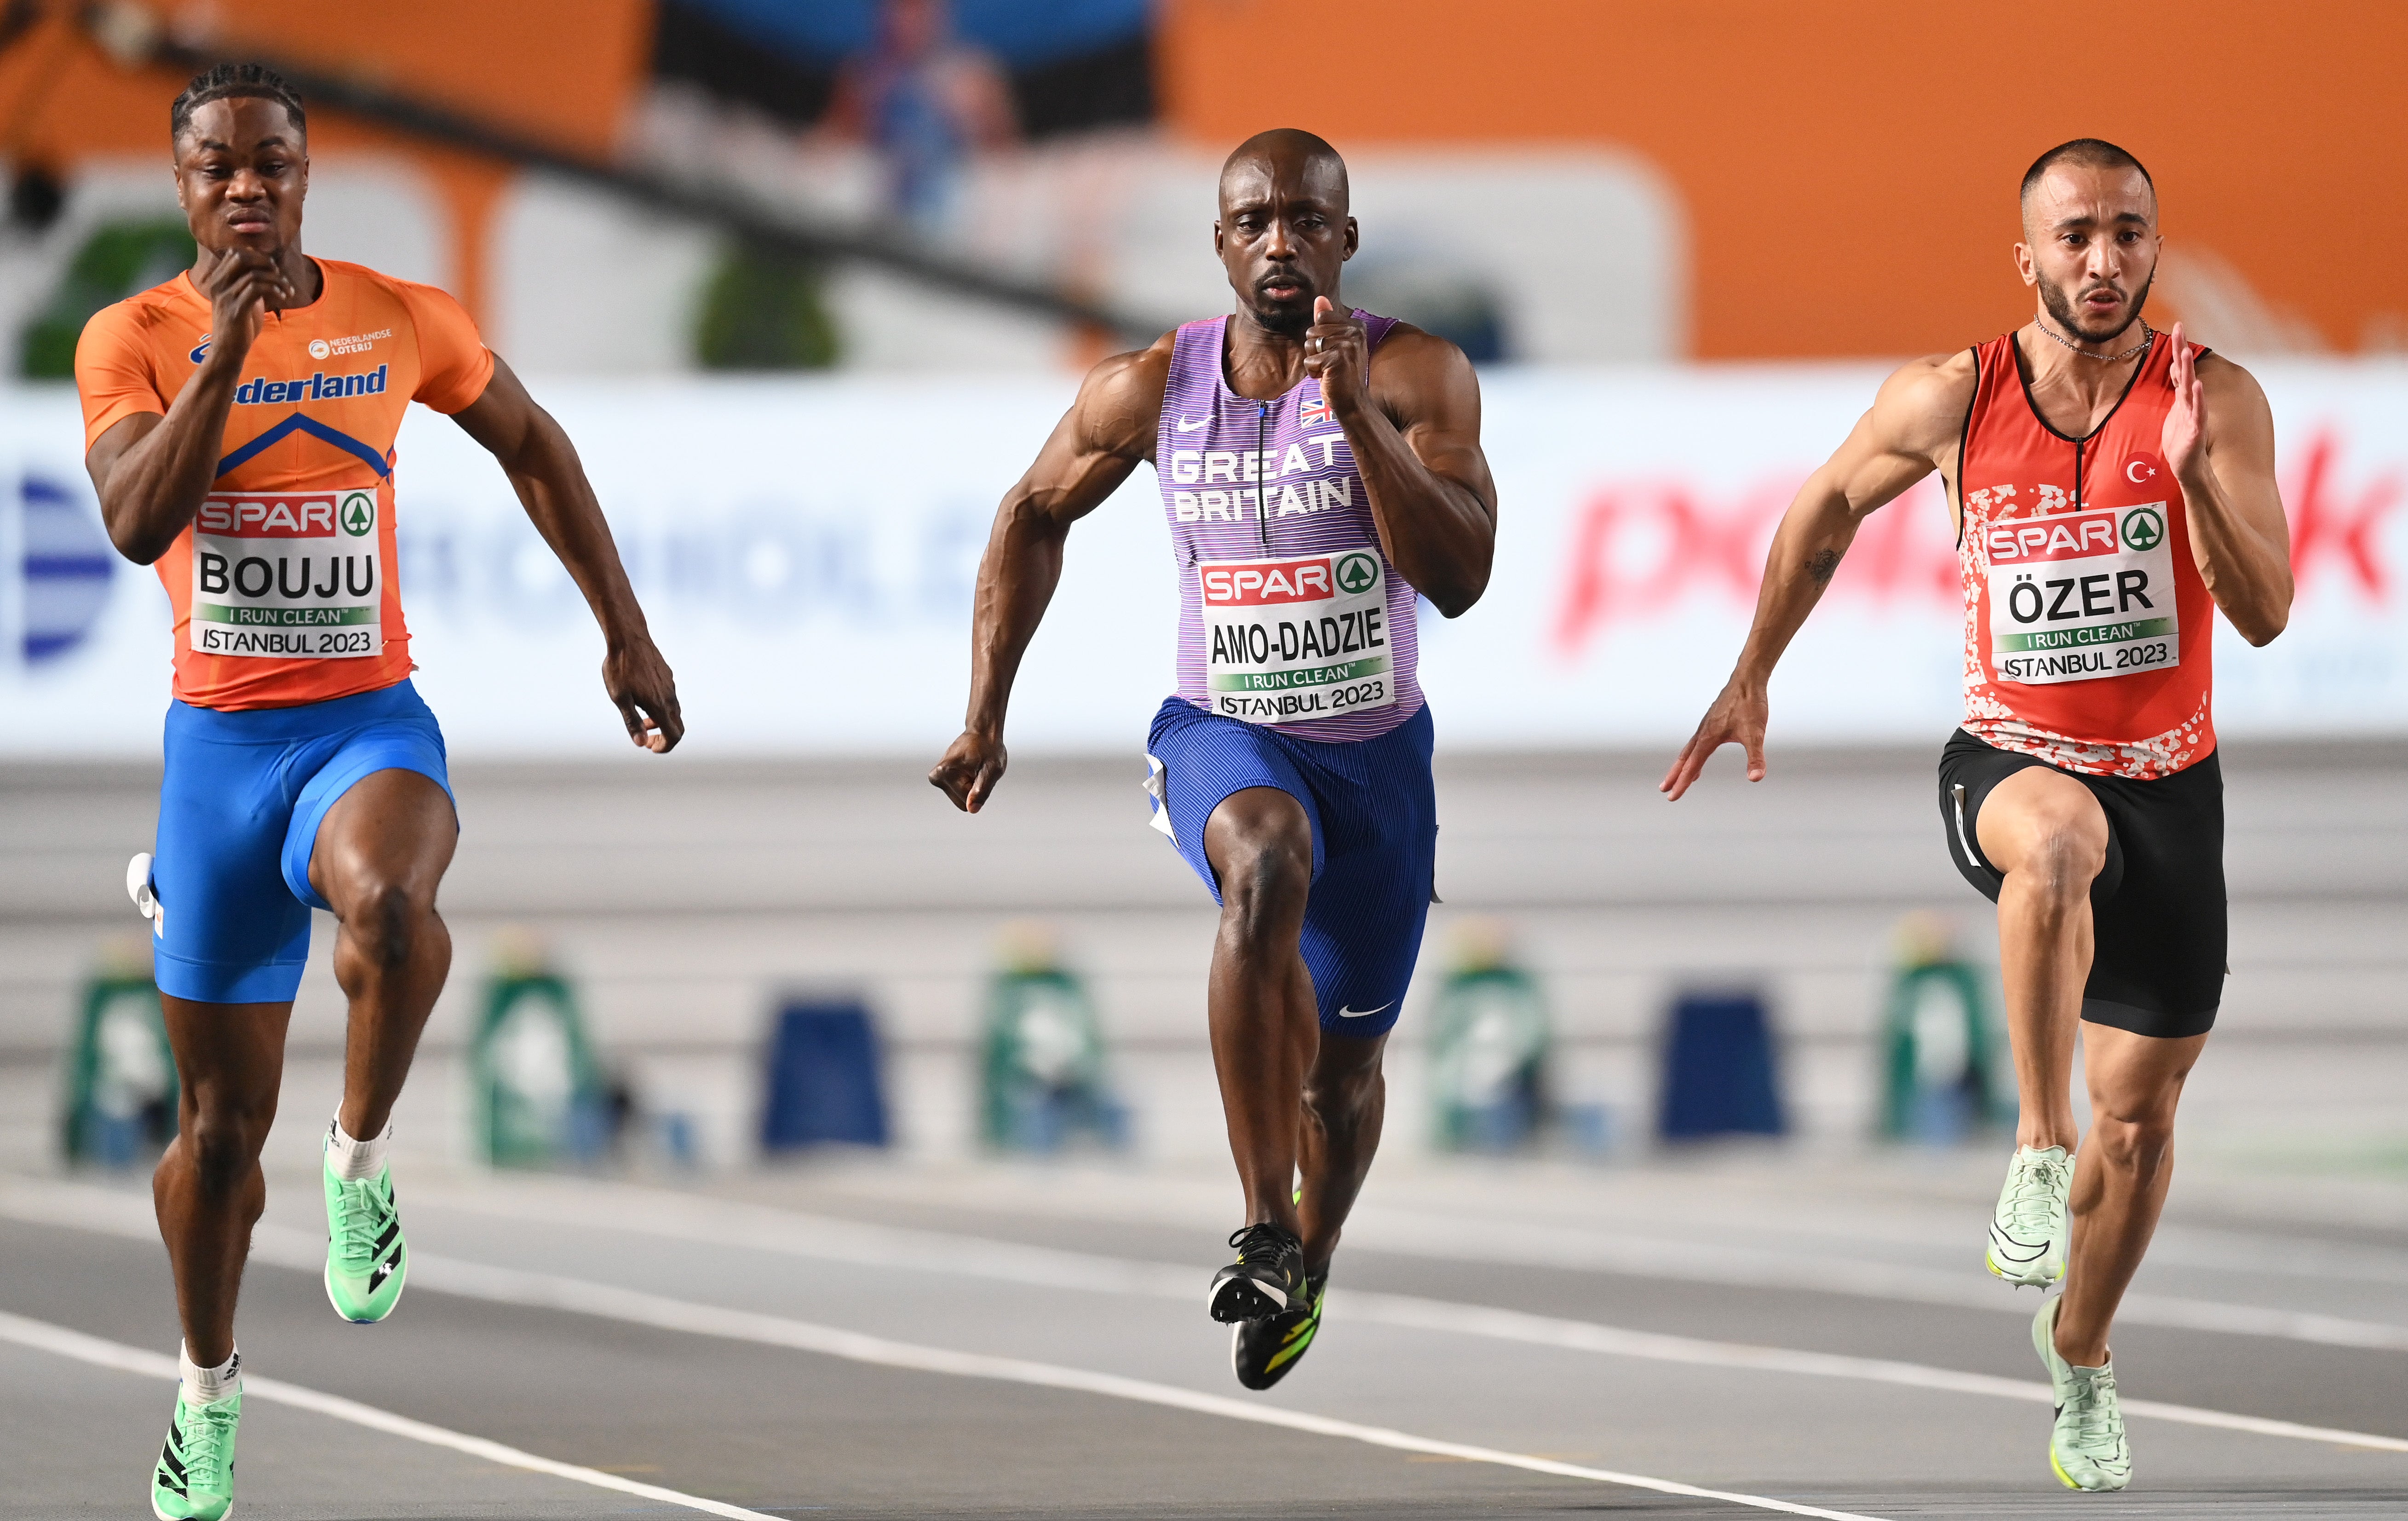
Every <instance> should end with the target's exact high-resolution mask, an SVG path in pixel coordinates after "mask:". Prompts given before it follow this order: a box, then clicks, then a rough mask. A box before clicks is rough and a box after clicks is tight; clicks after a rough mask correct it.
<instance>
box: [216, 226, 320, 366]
mask: <svg viewBox="0 0 2408 1521" xmlns="http://www.w3.org/2000/svg"><path fill="white" fill-rule="evenodd" d="M203 294H206V295H207V296H208V298H209V332H210V334H211V337H210V345H211V347H212V348H213V349H214V350H215V351H216V352H217V353H218V354H219V355H220V356H221V357H220V361H219V362H220V363H221V364H223V365H227V366H239V365H240V364H241V363H242V360H243V357H244V356H245V355H247V354H249V353H250V352H251V342H252V340H254V339H256V338H257V337H259V328H260V324H261V323H264V322H265V321H266V319H267V313H268V311H269V310H270V309H280V308H284V307H288V306H292V305H294V303H295V302H296V301H297V300H298V299H299V297H298V296H297V295H296V294H294V289H293V282H292V280H290V279H289V278H287V277H286V275H285V273H284V269H283V266H282V265H279V264H278V263H277V262H276V261H275V260H274V259H272V258H269V257H268V256H267V255H266V254H265V253H262V252H260V251H257V250H255V249H229V250H227V251H225V252H223V253H221V254H220V255H218V263H217V267H216V268H214V269H212V270H210V271H209V272H208V275H207V276H206V277H205V278H204V280H203Z"/></svg>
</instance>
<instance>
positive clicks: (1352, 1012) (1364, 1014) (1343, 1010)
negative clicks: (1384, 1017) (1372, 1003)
mask: <svg viewBox="0 0 2408 1521" xmlns="http://www.w3.org/2000/svg"><path fill="white" fill-rule="evenodd" d="M1396 1001H1397V1000H1396V999H1394V998H1390V999H1389V1000H1388V1003H1394V1002H1396ZM1388 1003H1383V1004H1382V1005H1380V1009H1385V1008H1386V1007H1388ZM1380 1009H1349V1008H1347V1007H1346V1006H1345V1005H1344V1004H1342V1003H1341V1004H1340V1005H1339V1006H1338V1017H1339V1018H1340V1019H1364V1018H1368V1017H1369V1016H1370V1015H1372V1014H1376V1013H1378V1012H1380Z"/></svg>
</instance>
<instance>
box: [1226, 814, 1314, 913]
mask: <svg viewBox="0 0 2408 1521" xmlns="http://www.w3.org/2000/svg"><path fill="white" fill-rule="evenodd" d="M1311 890H1312V839H1311V838H1310V837H1307V838H1306V839H1300V840H1299V839H1295V838H1293V836H1292V835H1291V834H1290V833H1289V832H1288V831H1285V830H1260V831H1248V832H1247V833H1245V834H1241V835H1240V836H1239V837H1238V838H1237V839H1235V840H1233V841H1232V842H1231V846H1230V849H1229V851H1228V859H1227V861H1226V864H1225V865H1224V866H1223V867H1222V869H1221V902H1222V905H1223V908H1224V910H1225V911H1226V912H1227V913H1229V914H1231V915H1232V916H1234V917H1235V918H1237V919H1238V920H1239V921H1240V922H1241V923H1245V924H1257V923H1261V922H1264V921H1269V920H1280V919H1289V918H1294V917H1296V916H1297V915H1299V914H1301V913H1302V912H1303V911H1304V899H1305V895H1306V894H1307V893H1309V892H1310V891H1311Z"/></svg>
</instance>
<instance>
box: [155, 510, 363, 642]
mask: <svg viewBox="0 0 2408 1521" xmlns="http://www.w3.org/2000/svg"><path fill="white" fill-rule="evenodd" d="M378 543H379V536H378V533H377V494H376V493H375V492H374V491H372V490H369V489H366V488H364V487H355V488H351V489H349V490H344V491H313V492H213V493H211V494H210V495H209V496H208V498H207V499H206V500H204V501H203V502H202V503H201V510H200V514H199V515H198V516H197V517H195V518H194V519H193V620H192V624H191V625H190V633H189V638H190V639H191V642H192V647H193V650H194V651H195V652H196V653H201V654H213V655H267V656H274V657H276V658H278V659H283V660H351V659H357V658H359V657H360V656H363V655H372V654H376V653H379V652H380V651H381V650H382V649H383V648H384V626H383V614H382V607H383V602H384V568H383V566H382V565H381V564H380V559H379V555H378V549H377V546H378Z"/></svg>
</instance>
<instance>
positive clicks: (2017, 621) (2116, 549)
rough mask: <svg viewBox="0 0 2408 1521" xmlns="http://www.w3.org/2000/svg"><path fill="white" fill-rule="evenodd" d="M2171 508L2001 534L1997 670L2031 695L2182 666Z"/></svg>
mask: <svg viewBox="0 0 2408 1521" xmlns="http://www.w3.org/2000/svg"><path fill="white" fill-rule="evenodd" d="M2171 538H2172V536H2171V534H2169V533H2168V532H2167V530H2166V504H2165V503H2163V502H2150V503H2147V504H2146V505H2144V506H2141V507H2119V508H2106V509H2098V510H2094V511H2086V512H2068V513H2061V514H2058V515H2056V516H2052V517H2045V518H2024V519H2016V520H2014V521H2010V522H2006V523H2000V524H1992V525H1991V526H1990V528H1989V529H1988V530H1987V531H1986V532H1985V536H1984V538H1983V547H1984V549H1985V551H1986V552H1988V556H1989V575H1990V666H1991V668H1992V670H1993V671H1994V672H1995V673H1996V679H1997V680H1999V681H2001V682H2018V683H2020V684H2022V685H2025V686H2045V685H2048V684H2050V683H2052V682H2089V681H2096V680H2097V679H2099V678H2100V677H2102V676H2130V675H2133V674H2135V673H2137V672H2140V671H2147V670H2170V669H2171V668H2173V667H2176V666H2179V665H2181V664H2182V639H2181V630H2180V628H2178V627H2177V626H2176V624H2175V622H2174V574H2173V546H2172V543H2171Z"/></svg>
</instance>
